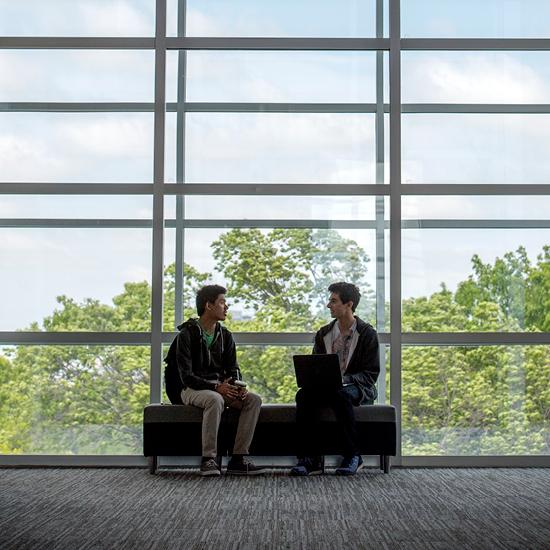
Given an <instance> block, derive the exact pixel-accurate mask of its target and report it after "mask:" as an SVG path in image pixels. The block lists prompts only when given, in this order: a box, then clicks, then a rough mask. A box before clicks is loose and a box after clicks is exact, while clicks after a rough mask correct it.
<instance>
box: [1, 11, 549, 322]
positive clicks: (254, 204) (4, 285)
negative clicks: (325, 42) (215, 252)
mask: <svg viewBox="0 0 550 550" xmlns="http://www.w3.org/2000/svg"><path fill="white" fill-rule="evenodd" d="M176 5H177V2H175V0H169V2H168V33H169V35H175V34H176V25H175V20H176V18H175V13H176V12H175V8H176ZM457 5H458V3H457V2H453V1H450V0H437V1H436V0H432V1H427V0H426V1H423V0H408V1H407V0H403V1H402V33H403V36H405V37H469V36H474V37H542V36H548V35H549V31H550V5H549V3H548V2H543V1H539V0H531V1H525V0H523V1H522V2H519V1H515V0H514V1H512V0H499V1H498V2H497V1H496V0H495V1H491V0H484V1H483V2H473V1H471V0H464V1H462V2H460V10H457ZM188 6H189V13H188V17H187V33H188V35H190V36H324V37H332V36H344V37H356V36H374V32H375V29H374V22H373V16H374V1H373V2H366V1H359V0H356V1H354V0H348V1H345V2H343V1H340V2H335V1H332V2H329V1H319V0H301V1H299V2H297V1H292V2H291V1H289V0H288V1H279V2H258V1H257V0H256V1H254V2H253V1H251V0H250V1H244V0H238V1H235V2H227V1H221V0H219V1H207V0H201V1H200V2H199V1H196V0H189V2H188ZM69 9H70V10H71V14H72V16H71V17H70V18H68V17H65V16H62V14H65V13H66V11H67V10H69ZM386 11H387V10H386ZM0 14H1V16H0V35H5V36H25V35H27V36H29V35H37V36H48V35H49V36H77V35H81V36H102V35H103V36H152V35H153V33H154V2H153V0H136V1H130V0H87V1H82V2H78V3H74V2H69V1H68V0H55V1H53V2H48V3H45V2H38V1H35V0H26V1H20V2H17V3H16V2H12V1H7V0H0ZM386 27H387V21H386ZM386 34H387V29H386ZM386 61H387V60H386ZM549 61H550V52H404V53H403V55H402V98H403V102H405V103H493V104H495V103H496V104H498V103H519V104H533V103H535V104H536V103H549V102H550V101H549V100H550V63H549ZM386 64H387V63H386ZM0 75H9V77H8V78H6V77H4V78H1V79H0V102H12V101H31V102H40V101H53V102H55V101H59V102H71V101H81V102H87V101H90V102H103V101H105V102H117V101H128V102H152V101H153V100H154V90H153V80H154V78H153V77H154V54H153V52H150V51H86V50H72V51H67V50H49V51H38V50H0ZM384 79H385V97H386V101H387V97H388V87H387V80H388V79H387V67H386V72H385V77H384ZM176 90H177V54H176V53H175V52H169V54H168V59H167V90H166V92H167V100H168V101H175V98H176ZM187 99H188V100H189V101H203V102H208V101H212V102H217V101H219V102H334V103H359V102H367V103H372V102H374V101H375V54H374V53H373V52H256V51H255V52H207V51H193V52H190V53H189V54H188V78H187ZM549 117H550V115H533V114H529V115H479V114H476V115H453V114H447V115H441V114H438V115H435V114H429V115H419V114H405V115H403V119H402V175H403V181H404V183H495V184H496V183H516V184H522V183H548V181H549V176H550V158H549V156H548V154H547V151H548V150H549V148H550V124H549V122H550V119H549ZM386 118H387V117H386ZM386 122H387V121H386ZM166 126H167V134H166V138H167V140H166V181H167V182H172V181H175V128H176V125H175V115H174V114H173V113H168V114H167V118H166ZM386 128H387V125H386ZM385 137H386V153H387V150H388V148H387V143H388V132H387V131H386V135H385ZM374 138H375V135H374V116H373V115H370V114H288V113H286V114H285V113H279V114H270V113H246V114H239V113H219V114H216V113H190V114H188V116H187V119H186V145H187V149H186V180H187V181H188V182H222V183H223V182H226V183H232V182H238V183H247V182H249V183H309V184H312V185H316V184H317V185H319V184H322V183H351V184H354V183H375V170H376V163H375V157H374ZM206 145H207V146H206ZM388 168H389V167H388V159H387V155H386V166H385V177H386V182H387V178H388V174H389V169H388ZM152 174H153V115H152V113H128V114H125V113H70V114H67V113H6V112H0V180H1V181H10V182H33V181H43V182H71V183H77V184H78V183H86V182H95V183H107V182H111V183H150V182H152V177H153V176H152ZM165 207H166V217H167V218H171V217H173V216H174V208H175V199H174V198H173V197H169V198H167V199H166V205H165ZM151 212H152V199H151V198H150V197H139V196H135V197H107V196H103V197H101V196H81V197H78V196H74V197H70V196H55V197H27V196H18V197H17V196H0V217H1V218H25V219H28V218H63V217H70V218H77V219H85V218H99V219H110V218H122V219H147V218H150V216H151ZM186 212H187V215H188V216H190V217H192V218H194V219H201V218H202V219H204V218H206V219H208V218H210V219H211V218H213V217H219V218H222V219H226V218H233V219H243V218H263V219H270V218H276V219H285V218H305V219H355V220H361V219H373V218H374V199H373V198H372V197H366V198H363V199H357V198H356V197H335V198H328V199H327V198H326V197H307V198H305V197H303V198H300V199H297V198H295V197H281V198H276V199H275V198H272V197H269V198H265V197H262V198H259V197H248V198H247V199H246V200H243V199H242V198H239V197H214V198H209V199H208V201H206V200H205V199H204V198H203V197H193V198H189V199H187V201H186ZM387 212H388V208H386V214H387ZM548 212H550V198H549V197H545V198H541V197H452V196H450V197H404V198H403V217H404V219H461V218H466V219H483V218H488V219H506V220H513V219H547V218H548ZM341 233H342V235H343V236H345V237H349V238H354V239H355V240H357V242H359V243H360V244H361V245H362V246H363V247H364V249H365V251H366V252H367V253H368V254H369V256H370V257H371V258H372V259H374V232H373V231H369V230H366V229H362V230H341ZM549 233H550V230H506V229H493V230H443V229H441V230H427V229H407V230H403V233H402V238H403V241H402V251H403V258H402V264H403V295H404V296H405V297H409V296H421V295H428V294H430V293H432V292H434V291H436V290H438V288H439V286H440V284H441V282H445V283H446V284H447V285H448V286H449V287H450V288H453V287H455V286H456V284H457V283H458V282H460V281H461V280H464V279H465V278H466V277H467V276H468V275H469V274H470V272H471V263H470V260H471V257H472V255H473V254H475V253H477V254H480V255H481V257H482V259H483V260H484V261H486V262H488V261H494V259H495V257H496V256H502V254H504V253H505V252H507V251H510V250H514V249H516V248H517V246H519V245H524V246H526V247H527V250H528V253H529V256H530V257H531V259H533V260H534V259H535V258H536V255H537V254H538V253H540V252H541V250H542V246H543V245H544V244H548V243H549V242H550V239H549V237H550V234H549ZM173 234H174V232H173V231H170V230H167V231H166V239H165V240H166V246H165V261H166V263H169V261H171V260H172V259H173V257H174V246H175V244H174V237H173ZM219 234H220V230H216V229H200V230H198V229H195V230H188V231H187V235H186V242H185V254H186V258H185V259H186V261H187V262H188V263H191V264H192V265H194V266H196V267H197V268H199V269H200V270H201V271H210V270H212V269H213V265H214V264H213V260H212V258H211V255H210V251H209V248H208V246H209V244H210V242H211V241H212V240H213V239H215V238H217V236H218V235H219ZM386 257H387V258H388V257H389V254H387V255H386ZM0 258H1V274H0V281H1V284H0V300H1V303H2V304H3V306H2V308H1V309H0V330H15V329H19V328H22V327H24V326H26V325H28V324H29V323H30V322H31V321H40V320H41V319H42V318H43V317H44V316H45V315H48V314H51V312H52V311H53V309H54V307H55V297H56V296H57V295H60V294H65V295H68V296H70V297H73V298H75V299H77V300H83V299H84V298H86V297H92V298H97V299H100V300H101V301H103V302H106V303H109V302H110V300H111V299H112V297H113V296H114V295H116V294H119V293H120V292H122V290H123V283H124V282H126V281H132V280H149V281H150V278H151V277H150V274H151V231H150V230H148V229H26V228H25V229H16V228H2V229H0ZM370 265H371V272H370V273H368V274H367V276H368V278H369V280H370V281H371V284H372V285H373V286H374V261H372V262H371V264H370ZM385 269H386V272H387V273H389V262H388V261H386V265H385ZM215 279H216V281H218V280H219V279H220V277H215ZM13 289H25V292H24V293H23V292H21V291H18V292H14V291H13Z"/></svg>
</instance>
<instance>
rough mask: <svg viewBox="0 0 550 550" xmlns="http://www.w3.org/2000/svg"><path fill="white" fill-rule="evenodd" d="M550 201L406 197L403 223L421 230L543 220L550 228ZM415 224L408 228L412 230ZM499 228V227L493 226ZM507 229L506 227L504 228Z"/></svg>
mask: <svg viewBox="0 0 550 550" xmlns="http://www.w3.org/2000/svg"><path fill="white" fill-rule="evenodd" d="M548 212H550V197H548V196H546V197H545V196H534V197H526V196H517V195H514V196H498V195H490V196H483V195H481V196H469V195H448V196H426V195H424V196H411V195H409V196H405V197H403V198H402V203H401V217H402V218H403V220H411V221H414V220H417V221H418V222H419V224H418V227H421V226H422V225H423V226H424V227H426V223H425V222H426V221H427V220H432V221H433V220H438V219H442V218H443V219H445V220H504V223H507V222H514V221H516V222H517V223H518V224H520V223H521V220H530V221H534V220H541V221H543V222H545V223H546V224H550V221H549V220H548ZM411 225H412V223H409V224H407V227H410V226H411ZM493 225H494V226H496V224H493ZM502 227H504V225H503V226H502Z"/></svg>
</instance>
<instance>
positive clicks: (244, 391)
mask: <svg viewBox="0 0 550 550" xmlns="http://www.w3.org/2000/svg"><path fill="white" fill-rule="evenodd" d="M238 392H239V399H240V400H241V401H244V400H245V399H246V396H247V395H248V390H247V389H246V388H238Z"/></svg>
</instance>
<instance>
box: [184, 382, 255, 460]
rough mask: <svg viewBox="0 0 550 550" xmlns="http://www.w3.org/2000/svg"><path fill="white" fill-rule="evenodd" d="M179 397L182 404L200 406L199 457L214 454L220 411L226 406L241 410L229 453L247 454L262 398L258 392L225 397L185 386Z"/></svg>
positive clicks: (215, 451) (211, 391)
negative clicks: (231, 397) (230, 397)
mask: <svg viewBox="0 0 550 550" xmlns="http://www.w3.org/2000/svg"><path fill="white" fill-rule="evenodd" d="M181 400H182V401H183V404H184V405H193V406H195V407H200V408H201V409H203V413H202V456H205V457H216V456H217V454H218V453H217V443H218V428H219V427H220V420H221V417H222V412H223V410H224V408H225V407H226V406H228V407H231V408H235V409H240V411H241V413H240V415H239V424H238V426H237V435H236V436H235V445H234V446H233V454H237V455H247V454H248V449H249V448H250V443H252V438H253V437H254V430H255V429H256V422H257V421H258V416H259V414H260V407H261V405H262V398H261V397H260V396H259V395H256V394H255V393H250V392H249V393H248V394H247V395H246V398H245V399H244V400H243V401H241V400H240V399H233V400H232V399H228V398H226V397H223V396H221V395H220V394H219V393H218V392H215V391H213V390H193V389H191V388H185V389H184V390H183V391H182V392H181Z"/></svg>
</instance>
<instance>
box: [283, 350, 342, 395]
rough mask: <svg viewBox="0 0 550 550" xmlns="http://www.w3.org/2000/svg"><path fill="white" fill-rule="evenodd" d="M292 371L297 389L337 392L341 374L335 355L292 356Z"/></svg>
mask: <svg viewBox="0 0 550 550" xmlns="http://www.w3.org/2000/svg"><path fill="white" fill-rule="evenodd" d="M292 359H293V361H294V371H295V373H296V383H297V384H298V387H299V388H321V389H335V390H339V389H340V388H341V387H342V374H341V372H340V363H339V361H338V355H337V354H336V353H327V354H316V355H294V356H293V357H292Z"/></svg>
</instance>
